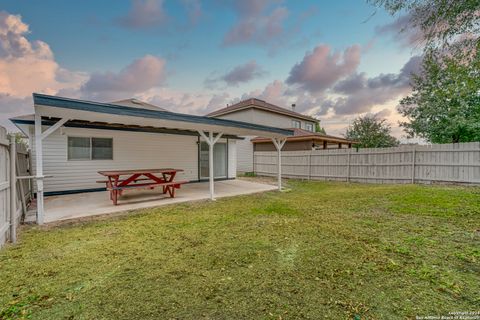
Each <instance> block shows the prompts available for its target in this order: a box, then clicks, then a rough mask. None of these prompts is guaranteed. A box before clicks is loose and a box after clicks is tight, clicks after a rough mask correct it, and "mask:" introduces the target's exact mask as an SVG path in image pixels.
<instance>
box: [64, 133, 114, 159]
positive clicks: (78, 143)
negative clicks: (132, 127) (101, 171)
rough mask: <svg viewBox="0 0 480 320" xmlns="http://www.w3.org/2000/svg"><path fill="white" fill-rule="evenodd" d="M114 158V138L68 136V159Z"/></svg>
mask: <svg viewBox="0 0 480 320" xmlns="http://www.w3.org/2000/svg"><path fill="white" fill-rule="evenodd" d="M112 159H113V139H112V138H87V137H68V160H112Z"/></svg>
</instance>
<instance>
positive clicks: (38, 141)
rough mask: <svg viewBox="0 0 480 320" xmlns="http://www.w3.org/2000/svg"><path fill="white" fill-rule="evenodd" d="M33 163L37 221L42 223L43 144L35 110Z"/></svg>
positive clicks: (39, 118)
mask: <svg viewBox="0 0 480 320" xmlns="http://www.w3.org/2000/svg"><path fill="white" fill-rule="evenodd" d="M35 164H36V182H37V223H38V224H43V221H44V210H43V145H42V116H41V115H40V114H39V113H37V112H35Z"/></svg>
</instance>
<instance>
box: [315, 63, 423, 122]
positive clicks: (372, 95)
mask: <svg viewBox="0 0 480 320" xmlns="http://www.w3.org/2000/svg"><path fill="white" fill-rule="evenodd" d="M421 59H422V58H421V57H420V56H414V57H412V58H410V60H409V61H407V63H405V65H404V66H403V67H402V69H401V70H400V72H399V73H398V74H394V73H389V74H380V75H378V76H375V77H372V78H368V77H367V76H366V74H365V73H354V74H352V75H350V76H349V77H348V78H346V79H344V80H341V81H339V82H338V83H337V84H336V85H335V86H334V87H333V89H332V91H333V92H334V93H336V94H339V95H340V97H338V98H336V99H328V100H326V101H325V102H324V107H325V108H332V109H333V110H334V112H335V114H339V115H348V114H358V113H365V112H369V111H371V110H372V108H373V107H374V106H376V105H381V104H384V103H387V102H390V101H392V100H394V99H397V98H398V97H399V96H402V95H406V94H408V93H409V92H410V90H411V87H410V79H411V74H412V73H415V72H418V70H419V66H420V62H421Z"/></svg>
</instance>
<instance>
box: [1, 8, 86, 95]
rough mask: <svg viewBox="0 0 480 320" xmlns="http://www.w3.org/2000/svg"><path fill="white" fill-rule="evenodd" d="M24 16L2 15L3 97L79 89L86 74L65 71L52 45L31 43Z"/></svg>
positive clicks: (38, 42) (4, 13)
mask: <svg viewBox="0 0 480 320" xmlns="http://www.w3.org/2000/svg"><path fill="white" fill-rule="evenodd" d="M28 33H29V26H28V25H27V24H26V23H24V22H23V21H22V18H21V16H19V15H12V14H9V13H8V12H5V11H0V74H1V77H0V95H2V96H10V97H17V98H24V97H27V96H30V95H31V94H32V92H43V93H49V94H55V93H56V92H58V91H59V90H61V89H64V88H69V87H75V86H79V84H80V82H81V81H84V79H85V74H83V73H76V72H71V71H69V70H66V69H62V68H61V67H60V66H59V65H58V64H57V62H56V61H55V60H54V56H53V53H52V51H51V49H50V47H49V45H48V44H46V43H45V42H43V41H39V40H36V41H32V42H31V41H29V40H28V39H27V38H26V35H27V34H28Z"/></svg>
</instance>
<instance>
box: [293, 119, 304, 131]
mask: <svg viewBox="0 0 480 320" xmlns="http://www.w3.org/2000/svg"><path fill="white" fill-rule="evenodd" d="M297 123H298V127H297V125H296V124H297ZM292 126H293V127H294V128H298V129H301V128H302V122H301V121H299V120H292Z"/></svg>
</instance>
